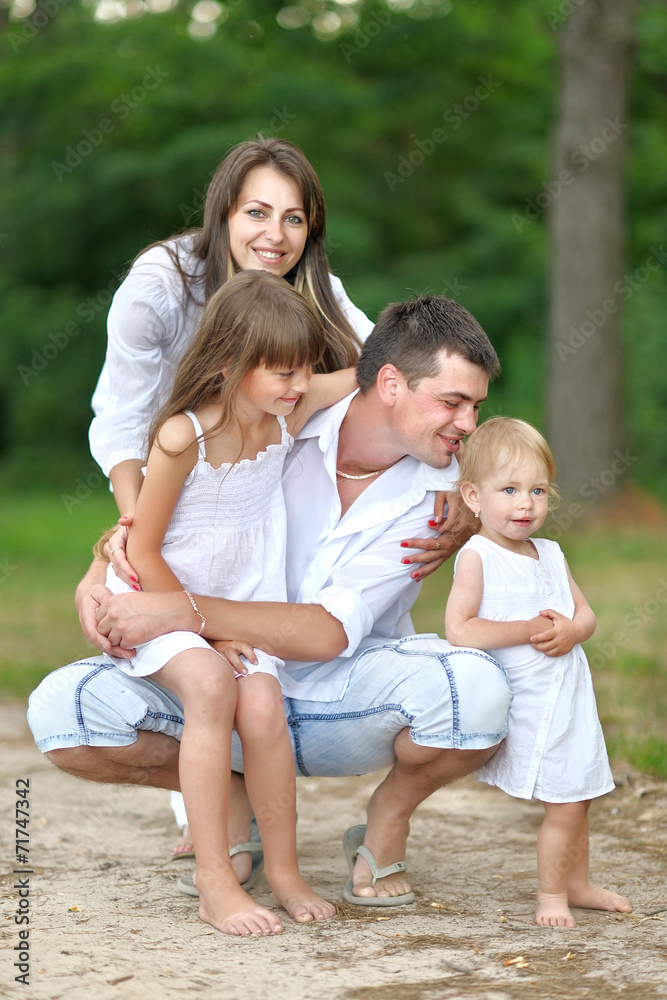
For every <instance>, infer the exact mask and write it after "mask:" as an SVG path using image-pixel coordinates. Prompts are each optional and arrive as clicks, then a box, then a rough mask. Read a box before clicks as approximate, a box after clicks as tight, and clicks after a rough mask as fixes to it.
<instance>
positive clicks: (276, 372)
mask: <svg viewBox="0 0 667 1000" xmlns="http://www.w3.org/2000/svg"><path fill="white" fill-rule="evenodd" d="M312 374H313V370H312V368H311V367H310V366H307V367H301V368H267V366H266V365H260V366H259V368H253V370H252V371H250V372H248V374H247V375H245V376H244V377H243V379H242V381H241V384H240V386H239V389H240V396H239V399H240V403H241V406H242V408H243V409H244V410H245V412H246V414H247V415H249V416H252V415H261V414H262V413H270V414H273V416H280V417H286V416H287V415H288V414H289V413H291V412H292V410H293V409H294V407H295V406H296V404H297V403H298V402H299V400H300V399H301V397H302V396H303V394H304V392H308V385H309V383H310V377H311V375H312Z"/></svg>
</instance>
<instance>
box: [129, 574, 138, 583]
mask: <svg viewBox="0 0 667 1000" xmlns="http://www.w3.org/2000/svg"><path fill="white" fill-rule="evenodd" d="M130 580H132V582H133V583H139V580H138V578H137V577H136V576H131V577H130Z"/></svg>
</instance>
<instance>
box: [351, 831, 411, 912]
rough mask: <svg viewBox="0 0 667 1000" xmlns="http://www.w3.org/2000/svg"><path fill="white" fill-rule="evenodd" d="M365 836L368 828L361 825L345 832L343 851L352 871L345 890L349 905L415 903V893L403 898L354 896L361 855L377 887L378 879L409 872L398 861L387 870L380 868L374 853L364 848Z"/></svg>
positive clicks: (404, 865)
mask: <svg viewBox="0 0 667 1000" xmlns="http://www.w3.org/2000/svg"><path fill="white" fill-rule="evenodd" d="M365 835H366V827H365V826H363V825H360V826H351V827H350V829H349V830H346V831H345V834H344V836H343V850H344V851H345V857H346V859H347V865H348V868H349V869H350V880H349V882H348V883H347V885H346V886H345V888H344V889H343V899H344V900H345V901H346V902H347V903H352V904H354V906H406V905H407V904H408V903H414V901H415V894H414V892H404V893H403V895H402V896H355V895H354V884H353V882H352V872H353V870H354V863H355V861H356V860H357V855H361V857H362V858H363V859H364V860H365V861H366V862H367V863H368V866H369V868H370V870H371V875H372V876H373V885H375V883H376V882H377V880H378V879H380V878H384V877H385V875H394V874H395V873H398V872H404V871H406V870H407V865H406V864H405V861H396V862H395V863H394V864H393V865H387V866H386V867H385V868H379V867H378V863H377V861H376V860H375V857H374V856H373V853H372V851H370V850H369V849H368V848H367V847H364V837H365Z"/></svg>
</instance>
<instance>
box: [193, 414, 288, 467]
mask: <svg viewBox="0 0 667 1000" xmlns="http://www.w3.org/2000/svg"><path fill="white" fill-rule="evenodd" d="M183 413H184V414H185V416H186V417H189V418H190V420H191V421H192V426H193V427H194V429H195V434H196V435H197V450H198V452H199V458H200V459H201V460H202V462H205V461H206V444H205V442H204V432H203V430H202V426H201V424H200V423H199V421H198V420H197V418H196V417H195V415H194V413H193V412H192V410H183ZM279 419H280V418H279Z"/></svg>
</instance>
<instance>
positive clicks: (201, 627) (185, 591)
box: [183, 590, 206, 635]
mask: <svg viewBox="0 0 667 1000" xmlns="http://www.w3.org/2000/svg"><path fill="white" fill-rule="evenodd" d="M183 593H184V594H185V596H186V597H187V599H188V600H189V602H190V604H191V605H192V610H193V611H194V613H195V614H196V615H199V617H200V618H201V625H200V626H199V631H198V632H197V635H201V634H202V633H203V631H204V629H205V628H206V619H205V618H204V616H203V614H202V613H201V611H200V610H199V608H198V607H197V605H196V604H195V599H194V597H193V596H192V594H191V593H190V591H189V590H184V591H183Z"/></svg>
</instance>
